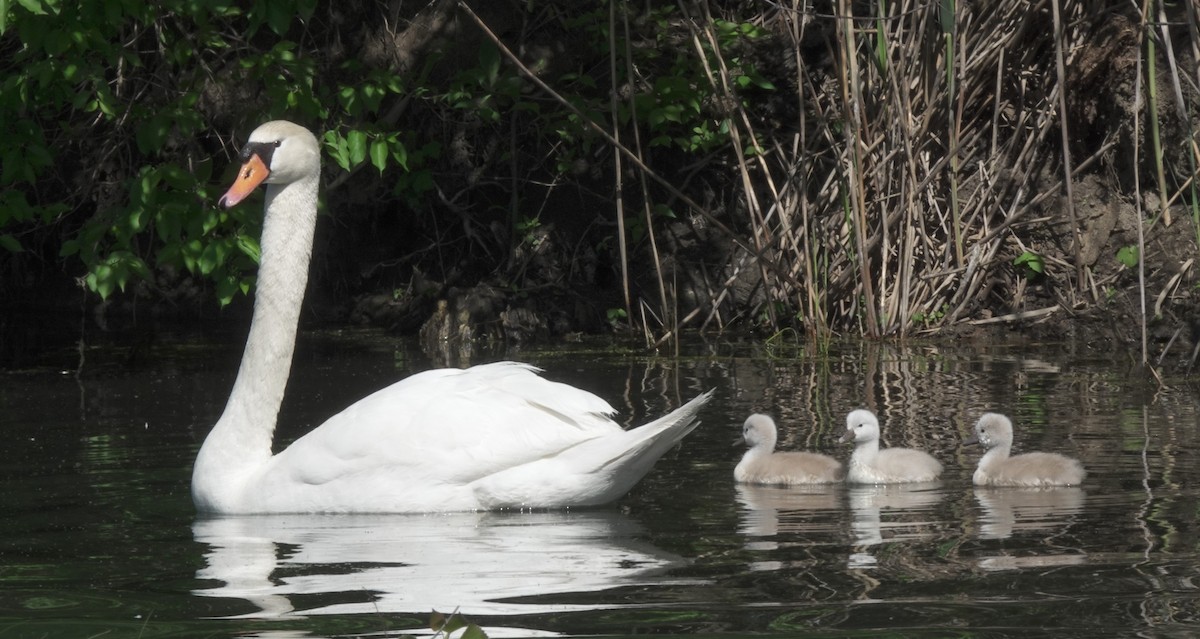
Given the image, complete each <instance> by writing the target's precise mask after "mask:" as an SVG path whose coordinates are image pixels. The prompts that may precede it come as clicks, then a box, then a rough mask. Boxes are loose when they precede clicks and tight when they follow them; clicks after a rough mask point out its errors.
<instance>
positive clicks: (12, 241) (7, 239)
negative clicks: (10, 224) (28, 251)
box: [0, 233, 25, 253]
mask: <svg viewBox="0 0 1200 639" xmlns="http://www.w3.org/2000/svg"><path fill="white" fill-rule="evenodd" d="M0 248H3V249H5V250H7V251H8V252H9V253H20V252H22V251H24V250H25V249H23V248H21V243H20V242H18V241H17V238H15V237H13V236H12V235H10V234H8V233H5V234H4V235H0Z"/></svg>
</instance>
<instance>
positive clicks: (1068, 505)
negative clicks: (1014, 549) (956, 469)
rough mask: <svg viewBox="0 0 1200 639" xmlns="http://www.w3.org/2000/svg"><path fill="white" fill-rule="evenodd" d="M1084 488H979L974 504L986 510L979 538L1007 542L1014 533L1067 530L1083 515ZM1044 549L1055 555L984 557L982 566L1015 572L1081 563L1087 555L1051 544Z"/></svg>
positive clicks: (981, 522) (980, 522)
mask: <svg viewBox="0 0 1200 639" xmlns="http://www.w3.org/2000/svg"><path fill="white" fill-rule="evenodd" d="M1084 496H1085V495H1084V492H1083V489H1081V488H1078V487H1051V488H990V487H976V488H975V501H977V502H978V503H979V506H980V507H981V508H982V509H983V512H982V514H981V515H980V517H979V538H980V539H1008V538H1009V537H1012V536H1013V534H1014V533H1018V534H1022V533H1057V532H1058V531H1060V530H1062V529H1064V528H1066V527H1067V526H1068V525H1069V524H1070V523H1071V522H1072V521H1074V518H1075V515H1077V514H1079V513H1082V512H1083V502H1084ZM1045 548H1046V549H1047V550H1050V551H1052V552H1053V554H1043V555H1033V556H1024V557H1016V556H1012V555H1008V554H1002V555H998V556H992V557H984V558H982V559H981V560H980V561H979V566H980V567H981V568H983V569H984V570H1014V569H1018V568H1044V567H1052V566H1073V565H1078V564H1082V563H1083V562H1084V561H1085V560H1086V555H1084V554H1083V553H1082V552H1080V551H1072V550H1071V549H1070V548H1067V547H1064V546H1061V545H1058V544H1054V543H1048V544H1047V545H1046V546H1045Z"/></svg>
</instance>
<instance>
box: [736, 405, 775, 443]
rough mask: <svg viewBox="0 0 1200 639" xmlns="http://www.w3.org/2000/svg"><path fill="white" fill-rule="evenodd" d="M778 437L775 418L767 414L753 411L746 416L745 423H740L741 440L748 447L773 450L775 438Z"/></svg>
mask: <svg viewBox="0 0 1200 639" xmlns="http://www.w3.org/2000/svg"><path fill="white" fill-rule="evenodd" d="M776 437H778V434H777V431H776V428H775V420H773V419H771V417H770V416H769V415H763V414H762V413H755V414H753V415H751V416H749V417H747V418H746V423H745V424H742V441H744V442H746V445H747V446H749V447H750V448H758V447H760V446H761V447H764V448H766V449H767V450H774V448H775V438H776Z"/></svg>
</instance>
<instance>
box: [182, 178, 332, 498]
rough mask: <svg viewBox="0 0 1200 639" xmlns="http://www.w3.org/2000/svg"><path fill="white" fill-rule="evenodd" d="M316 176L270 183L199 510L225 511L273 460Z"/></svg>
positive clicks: (205, 454) (195, 482)
mask: <svg viewBox="0 0 1200 639" xmlns="http://www.w3.org/2000/svg"><path fill="white" fill-rule="evenodd" d="M317 184H318V176H317V175H313V176H311V178H303V179H301V180H298V181H296V182H291V183H289V184H268V185H267V192H266V196H267V197H266V214H265V217H264V219H263V232H262V242H261V244H260V248H261V259H260V263H259V269H258V284H257V287H256V292H255V299H254V317H253V319H252V320H251V322H250V334H249V335H248V336H247V338H246V350H245V352H244V353H243V354H242V363H241V366H240V367H239V368H238V374H237V380H236V381H235V382H234V383H233V390H232V391H231V392H230V394H229V402H228V403H227V404H226V405H225V411H224V412H223V413H222V414H221V418H220V419H219V420H217V423H216V425H215V426H213V429H212V431H211V432H210V433H209V435H208V438H207V439H205V440H204V445H203V446H202V447H201V448H200V453H199V454H198V455H197V457H196V466H195V468H194V469H193V472H192V496H193V499H194V500H195V502H196V505H197V507H199V508H200V509H201V510H216V511H226V510H228V509H229V508H230V507H231V506H232V504H230V500H231V499H236V498H237V496H238V495H240V494H241V493H242V490H243V489H244V486H245V482H246V481H249V480H250V479H251V478H252V477H253V475H254V473H255V472H256V471H258V470H260V469H261V468H262V466H263V464H265V463H266V462H267V460H269V459H270V458H271V440H272V438H273V436H274V433H275V423H276V419H277V418H278V416H279V407H280V404H282V402H283V392H284V389H285V388H286V386H287V381H288V375H289V373H290V371H291V366H292V354H293V352H294V351H295V347H296V328H297V324H298V323H299V320H300V306H301V303H302V302H303V300H304V289H305V286H307V284H308V264H309V260H310V259H311V257H312V246H313V233H314V231H315V228H316V220H317Z"/></svg>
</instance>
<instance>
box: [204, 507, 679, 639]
mask: <svg viewBox="0 0 1200 639" xmlns="http://www.w3.org/2000/svg"><path fill="white" fill-rule="evenodd" d="M192 530H193V534H194V536H195V539H196V541H197V542H200V543H201V544H204V545H205V546H207V550H206V551H205V563H206V565H205V567H203V568H201V569H200V570H198V571H197V573H196V577H197V578H198V579H202V580H211V581H213V582H216V583H213V585H211V586H210V587H207V588H204V589H201V590H196V591H194V594H196V595H198V596H203V597H223V598H234V599H241V600H243V601H246V602H249V603H250V604H252V605H253V606H254V607H255V610H254V611H252V612H250V613H247V614H243V615H239V616H238V618H269V617H280V616H305V615H328V614H364V613H366V614H378V613H397V612H407V613H414V614H428V613H429V612H430V611H432V610H434V609H437V610H442V611H450V610H455V609H458V610H460V611H461V612H462V613H463V614H465V615H467V616H472V615H505V614H523V613H542V612H559V611H570V610H583V609H595V608H605V609H608V608H617V607H621V606H622V605H624V604H625V602H624V601H623V600H622V599H619V598H618V597H617V596H609V597H605V596H604V595H600V594H597V595H595V596H593V597H590V598H587V599H585V600H584V601H586V602H588V603H578V602H579V601H580V598H579V597H572V598H571V599H572V600H573V603H570V604H566V603H553V601H554V598H553V595H561V594H566V593H581V592H597V593H598V592H599V591H603V590H606V589H610V588H616V587H620V586H629V585H648V584H677V583H684V580H679V579H675V580H672V579H671V577H670V576H669V575H668V574H667V571H668V569H669V568H672V567H674V566H677V565H680V564H682V563H683V562H682V560H681V559H680V558H678V557H675V556H672V555H670V554H668V553H665V552H663V551H661V550H659V549H657V548H654V547H652V546H650V545H649V544H647V543H644V542H640V541H638V540H637V535H638V534H639V532H640V528H639V527H638V525H637V524H636V523H635V522H633V521H631V520H629V519H628V518H627V517H625V516H623V515H621V514H620V513H617V512H612V511H608V512H601V511H596V512H544V513H528V512H525V513H520V512H514V513H455V514H445V515H325V516H321V515H270V516H244V517H215V518H201V519H198V520H197V521H196V522H195V524H194V525H193V529H192ZM547 596H550V597H549V599H550V601H551V602H550V603H543V601H545V600H546V599H547V598H548V597H547ZM559 599H561V598H559Z"/></svg>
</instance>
